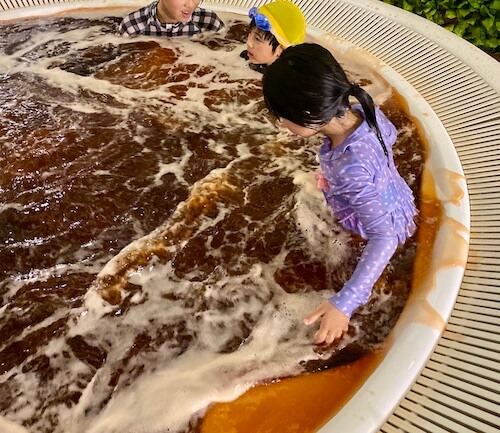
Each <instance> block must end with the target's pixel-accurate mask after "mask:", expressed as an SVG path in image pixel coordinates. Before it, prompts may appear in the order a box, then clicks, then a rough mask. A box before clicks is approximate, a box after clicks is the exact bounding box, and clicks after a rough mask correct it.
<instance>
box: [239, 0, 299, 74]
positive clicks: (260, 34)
mask: <svg viewBox="0 0 500 433" xmlns="http://www.w3.org/2000/svg"><path fill="white" fill-rule="evenodd" d="M248 16H249V17H250V18H251V22H250V30H249V33H248V37H247V55H248V60H249V61H250V63H252V64H254V65H270V64H271V63H272V62H274V61H275V60H276V59H277V58H278V57H279V56H280V54H281V52H282V51H283V50H284V49H285V48H287V47H289V46H291V45H296V44H300V43H302V42H304V38H305V35H306V21H305V18H304V15H303V14H302V12H301V10H300V9H299V8H298V6H296V5H295V4H293V3H292V2H291V1H288V0H277V1H274V2H272V3H269V4H266V5H264V6H261V7H259V8H256V7H253V8H251V9H250V11H249V12H248Z"/></svg>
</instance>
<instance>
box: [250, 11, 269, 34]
mask: <svg viewBox="0 0 500 433" xmlns="http://www.w3.org/2000/svg"><path fill="white" fill-rule="evenodd" d="M248 16H249V17H250V18H251V19H253V20H254V21H255V24H256V25H257V27H258V28H259V29H261V30H264V31H266V32H270V31H271V23H270V22H269V20H268V19H267V17H266V16H265V15H264V14H261V13H259V10H258V9H257V8H256V7H255V6H254V7H253V8H252V9H250V10H249V11H248Z"/></svg>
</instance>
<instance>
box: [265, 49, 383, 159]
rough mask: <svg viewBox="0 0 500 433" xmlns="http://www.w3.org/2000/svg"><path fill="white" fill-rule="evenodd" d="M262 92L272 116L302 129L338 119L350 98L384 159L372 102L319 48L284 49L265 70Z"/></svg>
mask: <svg viewBox="0 0 500 433" xmlns="http://www.w3.org/2000/svg"><path fill="white" fill-rule="evenodd" d="M263 91H264V99H265V101H266V104H267V107H268V108H269V110H270V111H271V112H272V113H273V114H274V115H275V116H277V117H278V118H283V119H287V120H289V121H290V122H293V123H295V124H297V125H300V126H306V127H309V126H315V125H325V124H327V123H328V122H330V120H332V119H333V118H334V117H342V116H343V115H344V113H345V111H346V109H348V108H349V107H350V104H349V96H354V97H355V98H356V99H357V100H358V101H359V102H360V104H361V107H362V108H363V111H364V113H365V118H366V121H367V123H368V125H369V126H370V128H371V129H372V130H373V131H374V132H375V133H376V134H377V137H378V139H379V141H380V143H381V145H382V147H383V149H384V153H385V154H386V156H387V148H386V146H385V143H384V140H383V138H382V134H381V133H380V130H379V127H378V124H377V119H376V116H375V104H374V103H373V99H372V98H371V96H370V95H369V94H368V93H367V92H366V91H365V90H364V89H362V88H361V87H360V86H358V85H357V84H351V83H350V82H349V80H348V78H347V76H346V74H345V72H344V70H343V69H342V67H341V66H340V65H339V63H338V62H337V60H335V58H334V57H333V55H332V54H331V53H330V51H328V50H327V49H326V48H323V47H322V46H321V45H318V44H312V43H305V44H300V45H295V46H291V47H288V48H287V49H285V50H284V51H283V52H282V53H281V55H280V57H279V58H278V59H277V60H275V61H274V62H273V63H272V64H271V65H269V66H268V67H267V68H266V71H265V73H264V77H263Z"/></svg>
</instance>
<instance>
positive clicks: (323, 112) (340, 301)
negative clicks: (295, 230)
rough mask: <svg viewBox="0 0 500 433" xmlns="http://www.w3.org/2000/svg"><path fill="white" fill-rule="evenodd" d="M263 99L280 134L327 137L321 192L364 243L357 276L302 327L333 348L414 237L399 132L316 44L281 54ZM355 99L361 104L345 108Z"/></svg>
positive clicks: (411, 201)
mask: <svg viewBox="0 0 500 433" xmlns="http://www.w3.org/2000/svg"><path fill="white" fill-rule="evenodd" d="M263 91H264V98H265V100H266V104H267V106H268V108H269V110H270V111H271V112H272V113H274V114H275V115H276V116H277V117H278V118H279V119H281V121H282V124H283V126H285V127H287V128H288V129H289V130H290V131H291V132H293V133H295V134H297V135H299V136H301V137H305V138H307V137H312V136H313V135H315V134H317V133H322V134H324V135H325V139H324V143H323V145H322V146H321V148H320V151H319V162H320V165H321V169H322V172H323V173H322V174H321V175H320V176H319V182H318V184H319V185H320V187H321V188H322V189H323V193H324V196H325V199H326V201H327V203H328V205H329V206H330V207H331V208H332V210H333V212H334V213H335V214H336V215H337V217H338V219H339V221H340V223H341V224H342V225H343V226H344V227H345V228H346V229H347V230H350V231H351V232H354V233H356V234H357V235H359V236H361V237H363V238H364V239H366V240H367V243H366V246H365V248H364V250H363V253H362V255H361V258H360V260H359V262H358V265H357V266H356V269H355V271H354V273H353V275H352V276H351V278H350V279H349V281H347V282H346V283H345V285H344V287H343V288H342V290H340V291H339V292H338V293H336V294H335V295H334V296H332V297H331V298H330V299H328V301H325V302H323V303H321V304H320V305H319V306H318V308H316V309H315V310H314V311H313V312H312V313H310V314H309V315H308V316H307V317H306V318H305V319H304V323H305V324H306V325H310V324H312V323H314V322H315V321H316V320H318V319H319V318H321V325H320V327H319V330H318V331H317V332H316V334H315V337H314V341H315V343H317V344H320V343H327V344H331V343H332V342H333V341H334V340H335V339H336V338H338V337H340V336H341V335H342V334H343V333H344V332H345V331H346V330H347V328H348V323H349V319H350V317H351V315H352V313H353V312H354V311H355V310H356V309H357V308H358V307H360V306H362V305H364V304H366V302H367V301H368V299H369V297H370V295H371V292H372V288H373V285H374V284H375V282H376V281H377V279H378V278H379V277H380V275H381V274H382V272H383V270H384V269H385V267H386V266H387V263H388V262H389V260H390V259H391V257H392V256H393V254H394V252H395V251H396V248H397V247H398V245H402V244H404V242H405V241H406V239H407V238H408V237H410V236H411V235H412V234H413V233H414V231H415V228H416V226H415V222H414V217H415V215H416V213H417V210H416V207H415V201H414V197H413V194H412V192H411V190H410V188H409V187H408V185H407V184H406V182H405V181H404V180H403V178H402V177H401V176H400V175H399V173H398V171H397V169H396V167H395V165H394V159H393V154H392V146H393V144H394V142H395V141H396V128H395V127H394V125H393V124H392V123H391V122H390V121H389V120H388V119H387V118H386V117H385V116H384V114H383V113H382V111H380V110H379V109H378V108H375V106H374V103H373V100H372V98H371V97H370V95H369V94H368V93H367V92H366V91H365V90H363V89H362V88H361V87H359V86H358V85H353V84H351V83H349V81H348V79H347V77H346V74H345V72H344V70H343V69H342V67H341V66H340V65H339V64H338V63H337V61H336V60H335V58H334V57H333V56H332V54H331V53H330V52H329V51H328V50H327V49H325V48H323V47H322V46H320V45H317V44H309V43H306V44H301V45H296V46H293V47H290V48H287V49H286V50H284V51H283V53H282V54H281V56H280V57H279V58H278V59H277V60H276V61H275V62H274V63H272V64H271V65H270V66H268V68H267V69H266V72H265V74H264V77H263ZM350 96H352V97H354V98H356V99H357V100H358V102H359V103H360V104H358V105H353V106H352V107H351V106H350V104H349V97H350Z"/></svg>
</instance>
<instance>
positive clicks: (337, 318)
mask: <svg viewBox="0 0 500 433" xmlns="http://www.w3.org/2000/svg"><path fill="white" fill-rule="evenodd" d="M320 317H322V319H321V325H320V327H319V329H318V331H317V332H316V334H314V343H316V344H321V343H323V342H324V343H326V344H332V343H333V341H334V340H335V339H337V338H339V337H340V336H341V335H342V334H343V333H344V332H346V331H347V327H348V324H349V317H347V316H346V315H345V314H343V313H341V312H340V310H338V309H337V308H335V307H334V306H333V305H332V304H330V302H328V301H325V302H322V303H321V304H320V305H319V307H318V308H316V309H315V310H314V311H313V312H312V313H311V314H309V315H308V316H306V317H305V318H304V323H305V324H306V325H311V324H313V323H314V322H316V320H318V319H319V318H320Z"/></svg>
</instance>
